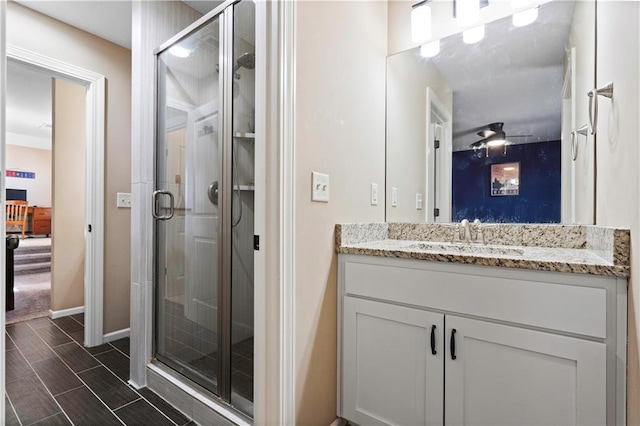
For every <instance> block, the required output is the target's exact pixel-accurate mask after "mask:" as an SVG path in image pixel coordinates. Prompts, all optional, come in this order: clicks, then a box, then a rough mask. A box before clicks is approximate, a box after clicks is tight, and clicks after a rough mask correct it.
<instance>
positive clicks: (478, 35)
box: [462, 24, 484, 44]
mask: <svg viewBox="0 0 640 426" xmlns="http://www.w3.org/2000/svg"><path fill="white" fill-rule="evenodd" d="M483 38H484V24H483V25H478V26H477V27H474V28H471V29H468V30H466V31H464V32H463V33H462V41H464V42H465V43H466V44H473V43H477V42H479V41H480V40H482V39H483Z"/></svg>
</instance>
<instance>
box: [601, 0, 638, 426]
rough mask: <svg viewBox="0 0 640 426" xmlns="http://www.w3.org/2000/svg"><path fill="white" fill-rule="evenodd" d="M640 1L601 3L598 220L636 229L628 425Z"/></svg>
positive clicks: (634, 380)
mask: <svg viewBox="0 0 640 426" xmlns="http://www.w3.org/2000/svg"><path fill="white" fill-rule="evenodd" d="M639 28H640V3H638V2H626V1H605V2H598V41H597V43H598V65H597V72H596V75H597V79H598V86H601V85H603V84H605V83H607V82H609V81H613V83H614V95H613V99H612V100H609V99H606V98H600V100H599V124H598V133H597V135H596V144H597V184H596V187H597V193H596V199H597V208H596V223H597V224H598V225H603V226H618V227H628V228H630V229H631V255H632V256H631V279H630V282H629V287H628V292H629V299H628V309H629V312H628V333H629V334H628V358H627V365H628V372H627V380H628V382H627V392H628V395H627V416H628V418H627V424H629V425H637V424H640V402H639V401H640V399H639V398H640V361H639V359H638V353H639V339H638V328H639V325H638V321H639V316H638V312H640V300H639V296H640V275H639V273H638V272H639V271H640V257H639V256H638V247H640V215H639V212H640V193H639V191H640V186H639V185H638V182H640V173H639V172H638V170H639V168H640V149H639V147H638V133H639V131H640V128H639V125H638V123H639V121H640V120H639V118H640V85H639V83H638V79H639V77H640V31H639Z"/></svg>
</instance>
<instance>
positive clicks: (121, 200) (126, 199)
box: [116, 192, 131, 209]
mask: <svg viewBox="0 0 640 426" xmlns="http://www.w3.org/2000/svg"><path fill="white" fill-rule="evenodd" d="M116 207H118V208H121V209H130V208H131V193H130V192H118V193H117V194H116Z"/></svg>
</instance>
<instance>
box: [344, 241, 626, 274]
mask: <svg viewBox="0 0 640 426" xmlns="http://www.w3.org/2000/svg"><path fill="white" fill-rule="evenodd" d="M338 253H344V254H359V255H367V256H382V257H397V258H401V259H417V260H427V261H433V262H451V263H462V264H467V265H480V266H496V267H502V268H516V269H533V270H536V271H550V272H566V273H572V274H589V275H605V276H613V277H628V276H629V267H628V266H616V265H598V264H589V263H574V262H562V261H546V260H545V261H541V260H530V259H510V258H504V257H480V256H470V255H463V254H448V253H428V252H412V251H405V250H384V249H371V248H361V247H340V248H339V249H338Z"/></svg>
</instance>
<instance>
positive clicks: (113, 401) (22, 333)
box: [4, 314, 194, 426]
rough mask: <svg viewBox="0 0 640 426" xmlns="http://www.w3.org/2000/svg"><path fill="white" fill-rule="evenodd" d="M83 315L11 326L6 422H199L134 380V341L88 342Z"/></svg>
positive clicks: (157, 423) (38, 320) (70, 423)
mask: <svg viewBox="0 0 640 426" xmlns="http://www.w3.org/2000/svg"><path fill="white" fill-rule="evenodd" d="M83 323H84V317H83V315H81V314H80V315H73V316H70V317H64V318H60V319H56V320H53V321H52V320H50V319H48V318H38V319H34V320H30V321H24V322H19V323H16V324H11V325H8V326H7V328H6V334H5V338H6V351H5V358H6V376H7V384H6V413H5V422H4V424H6V425H18V426H19V425H22V426H27V425H110V424H113V425H122V424H125V425H178V426H184V425H187V424H190V425H192V424H194V423H193V422H190V420H189V419H188V418H187V417H185V416H184V415H183V414H182V413H180V412H179V411H178V410H176V409H175V408H174V407H172V406H171V405H169V404H168V403H167V402H166V401H164V400H163V399H162V398H161V397H159V396H158V395H156V394H155V393H153V392H152V391H151V390H149V389H147V388H145V389H140V390H136V389H134V388H133V387H131V386H129V384H128V383H127V381H128V379H129V339H128V338H126V339H121V340H118V341H115V342H111V343H106V344H104V345H101V346H98V347H95V348H84V347H83V346H82V343H81V342H82V335H83V333H84V325H83Z"/></svg>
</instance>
